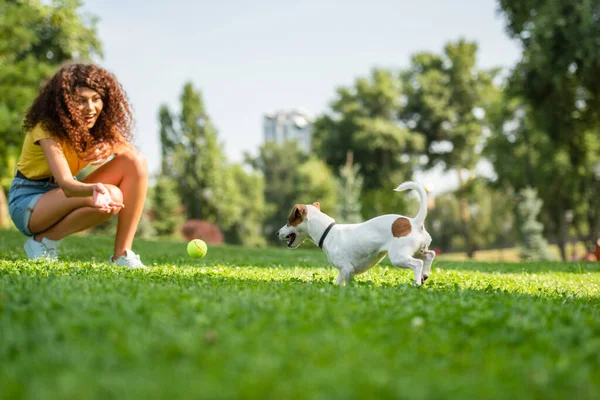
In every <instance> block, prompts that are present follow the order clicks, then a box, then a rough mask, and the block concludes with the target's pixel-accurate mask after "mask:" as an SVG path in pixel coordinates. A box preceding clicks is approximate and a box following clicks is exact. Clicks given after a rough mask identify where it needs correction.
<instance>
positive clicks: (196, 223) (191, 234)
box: [181, 219, 223, 244]
mask: <svg viewBox="0 0 600 400" xmlns="http://www.w3.org/2000/svg"><path fill="white" fill-rule="evenodd" d="M181 234H182V235H183V237H184V238H185V240H187V241H189V240H192V239H202V240H204V241H205V242H206V243H207V244H223V233H222V232H221V230H220V229H219V227H218V226H217V225H215V224H212V223H210V222H208V221H202V220H199V219H189V220H187V221H185V223H184V224H183V227H182V228H181Z"/></svg>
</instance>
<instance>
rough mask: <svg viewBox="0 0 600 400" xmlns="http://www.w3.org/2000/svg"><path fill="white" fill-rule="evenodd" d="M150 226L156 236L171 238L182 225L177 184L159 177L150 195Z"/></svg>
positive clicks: (166, 178) (169, 179)
mask: <svg viewBox="0 0 600 400" xmlns="http://www.w3.org/2000/svg"><path fill="white" fill-rule="evenodd" d="M150 198H151V201H150V203H151V205H152V206H151V208H150V209H151V213H152V217H153V218H152V225H153V227H154V230H155V232H156V234H157V235H158V236H167V237H168V236H172V235H173V234H174V233H175V232H176V231H177V229H178V228H179V227H180V226H181V225H182V224H183V222H184V220H185V217H184V214H183V212H182V205H181V199H180V197H179V193H178V192H177V182H175V181H174V180H173V179H172V178H170V177H168V176H166V175H161V176H159V177H158V178H157V180H156V184H155V185H154V187H153V188H152V191H151V193H150Z"/></svg>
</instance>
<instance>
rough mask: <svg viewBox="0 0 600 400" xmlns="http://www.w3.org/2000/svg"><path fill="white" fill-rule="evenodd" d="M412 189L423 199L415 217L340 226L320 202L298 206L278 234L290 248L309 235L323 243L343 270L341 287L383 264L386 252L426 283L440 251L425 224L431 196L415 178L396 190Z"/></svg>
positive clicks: (389, 216)
mask: <svg viewBox="0 0 600 400" xmlns="http://www.w3.org/2000/svg"><path fill="white" fill-rule="evenodd" d="M408 189H413V190H416V191H417V193H419V197H420V201H421V204H420V206H419V212H418V213H417V215H416V216H415V217H414V218H408V217H404V216H402V215H397V214H387V215H382V216H379V217H375V218H373V219H370V220H368V221H366V222H363V223H360V224H336V223H335V220H334V219H333V218H331V217H330V216H328V215H327V214H325V213H323V212H321V208H320V204H319V203H318V202H315V203H313V204H296V205H295V206H294V208H293V209H292V211H291V213H290V215H289V217H288V223H287V224H286V225H285V226H284V227H283V228H281V229H280V230H279V232H278V236H279V239H280V240H287V242H288V247H290V248H296V247H298V246H300V244H301V243H302V242H303V241H305V240H308V239H310V240H312V241H313V242H314V243H315V244H317V245H318V246H319V247H320V248H321V249H323V251H324V252H325V254H327V258H328V259H329V262H330V263H331V264H333V265H334V266H335V267H336V268H338V269H339V270H340V273H339V275H338V277H337V280H336V282H335V284H336V285H340V284H344V285H345V284H346V283H349V282H350V280H351V279H352V277H353V276H354V275H357V274H360V273H362V272H365V271H366V270H368V269H369V268H371V267H373V266H375V265H377V264H379V262H380V261H381V260H383V259H384V258H385V256H386V255H387V256H388V257H389V258H390V261H391V262H392V264H393V265H395V266H396V267H401V268H410V269H412V270H413V271H414V273H415V284H416V285H421V284H422V283H423V282H424V281H425V280H426V279H427V278H428V277H429V274H430V272H431V263H432V262H433V259H434V257H435V252H434V251H433V250H429V245H430V244H431V236H430V235H429V233H427V231H426V230H425V227H424V226H423V223H424V221H425V217H426V216H427V194H426V193H425V190H424V189H423V187H422V186H420V185H418V184H416V183H414V182H405V183H403V184H401V185H400V186H398V187H397V188H396V189H394V190H396V191H403V190H408ZM415 255H418V256H419V258H415V257H414V256H415Z"/></svg>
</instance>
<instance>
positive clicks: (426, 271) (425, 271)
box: [423, 250, 435, 282]
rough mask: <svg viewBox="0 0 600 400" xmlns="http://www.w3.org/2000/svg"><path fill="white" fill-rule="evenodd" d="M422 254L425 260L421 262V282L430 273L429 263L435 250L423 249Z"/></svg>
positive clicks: (431, 261)
mask: <svg viewBox="0 0 600 400" xmlns="http://www.w3.org/2000/svg"><path fill="white" fill-rule="evenodd" d="M423 256H425V261H424V263H423V282H425V281H426V280H427V278H429V275H430V274H431V264H432V263H433V259H434V258H435V251H433V250H425V251H424V252H423Z"/></svg>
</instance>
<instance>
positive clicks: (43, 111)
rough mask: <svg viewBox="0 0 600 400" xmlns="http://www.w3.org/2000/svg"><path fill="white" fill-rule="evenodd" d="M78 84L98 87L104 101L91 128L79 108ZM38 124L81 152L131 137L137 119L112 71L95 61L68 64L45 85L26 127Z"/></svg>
mask: <svg viewBox="0 0 600 400" xmlns="http://www.w3.org/2000/svg"><path fill="white" fill-rule="evenodd" d="M78 87H88V88H90V89H93V90H95V91H96V92H98V93H99V94H100V97H101V98H102V102H103V103H104V106H103V108H102V112H101V113H100V115H99V116H98V120H97V121H96V123H95V124H94V127H93V128H92V129H88V128H87V126H86V124H85V121H84V118H83V115H82V114H81V112H80V111H79V109H78V108H77V88H78ZM38 123H41V124H42V126H43V127H44V129H46V130H47V131H48V132H49V133H50V134H51V135H52V136H53V137H55V138H57V139H59V140H62V141H66V142H67V143H68V144H69V145H71V147H73V149H74V150H75V151H76V152H77V153H79V154H82V153H84V152H85V151H86V149H89V148H91V147H93V146H94V145H95V144H97V143H98V142H105V143H107V144H109V145H111V146H114V147H116V146H117V145H118V144H120V143H123V140H130V139H131V136H132V132H133V123H134V121H133V115H132V112H131V107H130V105H129V102H128V100H127V95H126V93H125V90H124V89H123V87H122V86H121V84H120V83H119V82H118V81H117V79H116V77H115V76H114V75H113V74H111V73H110V72H108V71H106V70H105V69H103V68H101V67H99V66H97V65H94V64H82V63H69V64H66V65H64V66H63V67H61V68H60V69H59V70H58V71H57V72H56V73H55V74H54V76H53V77H52V78H50V80H48V81H47V82H46V83H45V84H44V85H43V86H42V88H41V89H40V92H39V94H38V96H37V98H36V99H35V100H34V102H33V104H32V105H31V107H30V108H29V109H28V110H27V114H26V115H25V120H24V122H23V128H24V129H25V131H29V130H31V129H33V128H34V127H35V126H36V125H37V124H38Z"/></svg>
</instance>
